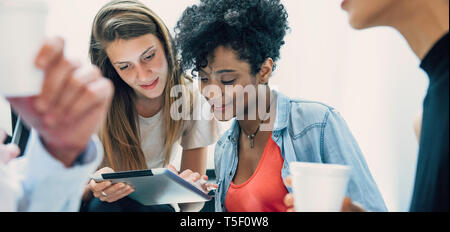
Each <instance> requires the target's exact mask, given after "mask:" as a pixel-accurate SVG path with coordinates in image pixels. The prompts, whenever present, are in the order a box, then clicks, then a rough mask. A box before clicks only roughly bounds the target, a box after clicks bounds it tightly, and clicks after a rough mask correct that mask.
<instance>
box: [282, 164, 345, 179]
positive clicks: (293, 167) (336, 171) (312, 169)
mask: <svg viewBox="0 0 450 232" xmlns="http://www.w3.org/2000/svg"><path fill="white" fill-rule="evenodd" d="M289 166H290V171H291V173H292V174H298V173H302V174H308V175H322V176H323V175H349V174H350V167H349V166H347V165H341V164H326V163H312V162H291V163H289Z"/></svg>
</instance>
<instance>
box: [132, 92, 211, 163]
mask: <svg viewBox="0 0 450 232" xmlns="http://www.w3.org/2000/svg"><path fill="white" fill-rule="evenodd" d="M210 109H211V106H210V105H209V103H208V102H207V101H206V99H205V98H204V97H203V96H201V95H196V97H195V100H194V104H193V110H194V112H195V111H196V114H195V113H194V115H196V116H195V117H191V120H186V121H185V124H184V127H183V132H182V133H181V135H180V137H179V138H178V140H177V141H176V142H175V144H173V146H172V152H171V153H172V155H171V159H170V162H169V163H170V164H174V162H176V161H177V160H178V161H179V160H180V159H181V148H182V149H184V150H190V149H195V148H200V147H206V146H208V145H211V144H214V143H215V142H217V139H218V137H219V128H218V125H217V121H216V119H214V117H209V118H207V117H206V118H205V116H207V115H208V114H210ZM199 116H202V117H199ZM139 125H140V133H141V146H142V150H143V152H144V155H145V160H146V162H147V167H148V168H149V169H152V168H162V167H164V161H165V159H166V152H165V151H164V138H165V133H166V132H165V129H164V115H163V111H162V110H161V111H160V112H158V113H157V114H156V115H154V116H153V117H150V118H144V117H141V116H139ZM174 166H175V167H177V166H178V165H177V164H174ZM177 168H179V167H177Z"/></svg>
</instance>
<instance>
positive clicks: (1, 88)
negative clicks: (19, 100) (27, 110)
mask: <svg viewBox="0 0 450 232" xmlns="http://www.w3.org/2000/svg"><path fill="white" fill-rule="evenodd" d="M47 12H48V7H47V5H46V3H45V2H43V1H39V0H0V30H1V35H0V96H2V95H3V96H4V97H28V96H34V95H38V94H40V92H41V87H42V82H43V73H42V71H40V70H38V69H37V68H36V67H35V65H34V60H35V58H36V55H37V53H38V51H39V48H40V47H41V45H42V44H43V42H44V39H45V25H46V18H47Z"/></svg>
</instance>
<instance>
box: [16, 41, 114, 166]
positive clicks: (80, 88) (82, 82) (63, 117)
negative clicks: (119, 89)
mask: <svg viewBox="0 0 450 232" xmlns="http://www.w3.org/2000/svg"><path fill="white" fill-rule="evenodd" d="M35 65H36V67H37V68H39V69H41V70H42V71H43V72H44V82H43V86H42V92H41V94H40V95H38V96H34V97H28V98H9V99H8V100H9V102H10V103H11V106H12V107H13V109H14V110H15V111H16V112H17V113H18V114H19V115H21V117H22V119H23V120H24V122H25V123H26V124H27V125H29V126H31V127H33V128H35V129H36V130H37V131H38V133H39V135H40V137H41V140H42V142H43V144H44V146H45V147H46V149H47V150H48V152H49V153H50V154H51V155H53V156H54V157H55V158H56V159H58V160H60V161H61V162H62V163H63V164H64V165H65V166H66V167H70V166H72V165H73V162H74V161H75V159H76V158H77V157H78V155H79V154H80V153H81V152H82V151H83V150H84V149H85V148H86V146H87V144H88V142H89V140H90V139H91V136H92V135H93V134H94V133H96V132H97V131H98V129H99V128H100V126H101V124H102V123H103V121H104V119H105V118H106V114H107V112H108V110H109V106H110V103H111V100H112V96H113V92H114V90H113V85H112V83H111V81H109V80H108V79H106V78H104V77H102V75H101V72H100V71H99V70H98V68H96V67H93V66H89V67H83V68H80V64H78V63H77V62H74V61H70V60H68V59H67V58H66V57H65V56H64V40H63V39H61V38H52V39H49V40H47V41H46V42H45V43H44V45H43V46H42V47H41V49H40V51H39V52H38V55H37V57H36V59H35ZM16 78H20V77H16Z"/></svg>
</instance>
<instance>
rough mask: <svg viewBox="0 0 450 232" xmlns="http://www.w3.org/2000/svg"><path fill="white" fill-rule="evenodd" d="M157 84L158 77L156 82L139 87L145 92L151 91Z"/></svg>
mask: <svg viewBox="0 0 450 232" xmlns="http://www.w3.org/2000/svg"><path fill="white" fill-rule="evenodd" d="M158 82H159V77H158V78H156V80H154V81H153V82H152V83H151V84H149V85H140V86H141V88H143V89H145V90H152V89H154V88H155V87H156V85H158Z"/></svg>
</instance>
